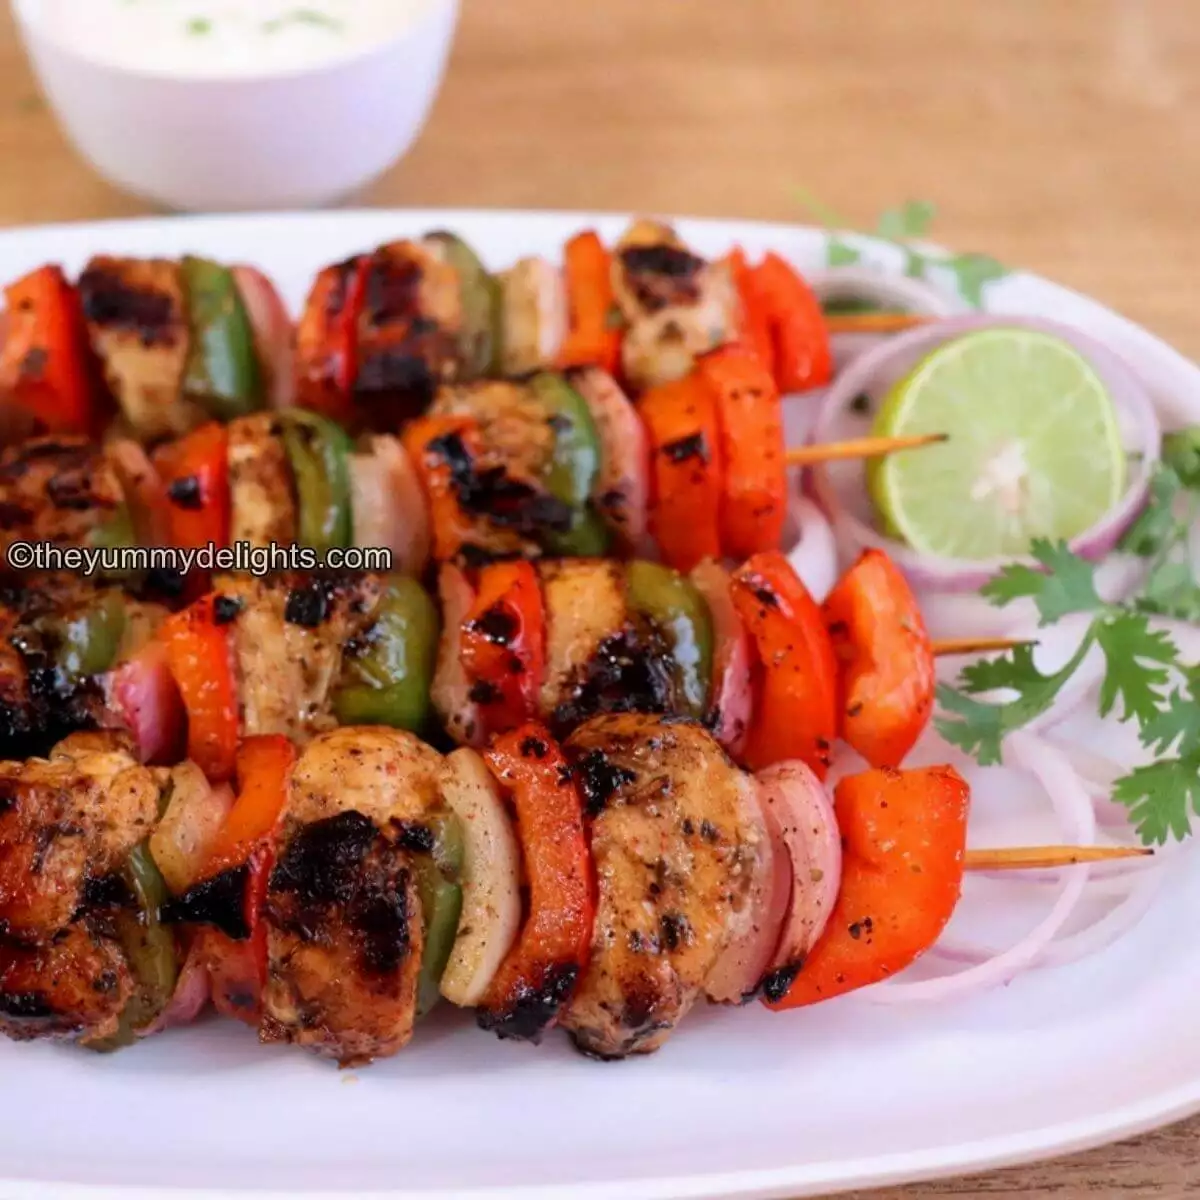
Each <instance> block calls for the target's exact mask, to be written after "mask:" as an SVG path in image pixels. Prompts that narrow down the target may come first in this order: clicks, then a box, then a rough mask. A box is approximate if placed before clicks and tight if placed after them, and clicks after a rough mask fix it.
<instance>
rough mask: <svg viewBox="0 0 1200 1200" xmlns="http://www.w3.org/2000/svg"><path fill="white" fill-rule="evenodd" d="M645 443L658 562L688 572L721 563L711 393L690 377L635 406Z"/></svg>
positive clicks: (717, 436) (717, 441)
mask: <svg viewBox="0 0 1200 1200" xmlns="http://www.w3.org/2000/svg"><path fill="white" fill-rule="evenodd" d="M638 411H639V413H640V414H641V417H642V420H643V421H644V422H645V425H646V432H647V434H648V435H649V438H650V447H651V463H650V532H651V534H652V535H653V537H654V539H655V541H657V542H658V547H659V550H660V551H661V552H662V557H663V561H664V562H666V563H667V564H668V566H672V567H674V568H675V569H676V570H677V571H690V570H691V569H692V568H693V567H694V566H696V564H697V563H701V562H703V561H704V560H705V559H706V558H720V557H721V492H722V462H721V433H720V426H719V424H718V422H717V406H716V401H715V400H714V399H713V396H712V393H711V392H710V390H709V389H708V387H707V386H706V385H705V384H704V382H703V381H702V380H701V379H700V377H699V376H698V375H697V374H696V373H695V372H692V374H691V375H689V376H687V377H686V378H684V379H677V380H675V381H674V382H672V383H665V384H662V385H661V386H659V387H655V388H651V389H650V390H649V391H648V392H647V393H646V394H645V395H644V396H643V397H642V399H641V402H640V403H639V404H638Z"/></svg>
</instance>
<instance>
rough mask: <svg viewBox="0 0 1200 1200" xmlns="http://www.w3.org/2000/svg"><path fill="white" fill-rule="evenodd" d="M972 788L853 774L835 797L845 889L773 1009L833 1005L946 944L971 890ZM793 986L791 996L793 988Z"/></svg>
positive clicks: (951, 781) (771, 1002)
mask: <svg viewBox="0 0 1200 1200" xmlns="http://www.w3.org/2000/svg"><path fill="white" fill-rule="evenodd" d="M970 795H971V793H970V789H969V788H968V787H967V785H966V783H965V782H964V781H963V779H962V778H961V777H960V776H959V774H958V773H957V772H956V771H955V770H954V768H953V767H925V768H922V769H921V770H919V771H895V770H892V769H891V768H884V769H882V770H874V771H866V772H864V773H863V774H861V775H851V776H849V777H848V778H846V779H843V780H842V782H841V783H839V784H838V786H837V789H836V791H835V792H834V809H835V811H836V813H837V819H838V828H839V829H840V830H841V834H842V848H843V859H842V884H841V889H840V891H839V892H838V898H837V902H836V903H835V904H834V908H833V912H832V914H831V915H830V918H829V924H828V925H827V926H826V927H825V932H824V933H823V934H822V935H821V937H820V939H819V940H818V942H817V944H816V945H815V946H814V947H813V948H812V951H811V952H810V953H809V955H808V957H807V958H806V959H805V960H804V962H803V963H802V964H795V965H794V967H793V968H791V969H790V971H789V973H794V978H793V979H792V981H791V982H790V984H788V981H787V978H786V976H783V977H778V978H776V979H775V980H773V981H772V987H773V988H775V989H777V993H776V994H774V995H771V996H769V997H768V1000H767V1006H768V1007H769V1008H774V1009H785V1008H799V1007H800V1006H801V1005H804V1004H815V1003H817V1002H818V1001H819V1000H829V999H832V997H834V996H840V995H842V994H843V993H845V992H852V991H855V990H856V989H858V988H861V987H867V986H868V985H870V984H872V983H879V982H880V981H881V980H883V979H887V978H888V977H889V976H892V975H895V974H896V972H897V971H902V970H903V969H904V968H905V967H907V966H908V965H909V964H910V963H912V962H913V961H915V960H916V959H917V958H918V957H920V955H921V954H923V953H924V952H925V951H926V950H928V949H929V947H930V946H932V945H933V943H934V942H936V941H937V939H938V938H939V937H940V936H941V933H942V930H943V929H945V927H946V922H947V921H949V920H950V917H951V914H952V913H953V912H954V908H955V906H956V905H957V904H958V898H959V895H960V894H961V892H962V878H963V869H964V860H965V856H966V845H967V810H968V808H969V806H970ZM785 986H786V991H785V990H784V988H785Z"/></svg>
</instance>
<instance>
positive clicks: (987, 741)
mask: <svg viewBox="0 0 1200 1200" xmlns="http://www.w3.org/2000/svg"><path fill="white" fill-rule="evenodd" d="M1095 637H1096V635H1095V623H1093V626H1092V627H1091V628H1089V629H1088V631H1087V633H1086V634H1085V635H1084V637H1083V640H1082V641H1081V642H1080V643H1079V646H1078V647H1077V649H1076V651H1075V653H1074V654H1073V655H1072V656H1071V659H1070V661H1069V662H1067V663H1066V664H1065V665H1064V666H1063V667H1062V668H1061V669H1060V670H1058V671H1056V672H1054V674H1052V675H1043V674H1042V673H1041V672H1040V671H1039V670H1038V669H1037V666H1036V664H1035V663H1034V661H1033V647H1032V646H1017V647H1016V648H1015V649H1013V650H1010V651H1009V652H1008V653H1007V654H1006V655H1003V656H1002V657H1001V658H998V659H989V660H984V661H981V662H977V663H972V664H971V665H970V666H968V667H967V668H965V669H964V671H963V673H962V675H961V676H960V677H959V686H960V687H961V688H962V692H958V691H955V690H954V688H952V687H948V686H947V685H945V684H941V685H939V687H938V690H937V699H938V703H939V704H940V705H941V706H942V708H943V709H945V711H946V712H948V713H951V714H953V718H950V717H938V718H937V719H936V722H935V723H936V725H937V730H938V732H939V733H940V734H941V735H942V737H944V738H945V739H946V740H947V741H948V742H953V743H954V745H956V746H959V747H961V748H962V749H963V750H965V751H966V752H967V753H968V754H970V755H971V756H972V757H974V758H975V759H976V760H977V761H978V762H979V764H980V765H981V766H985V767H986V766H989V765H990V764H992V763H998V762H999V761H1000V757H1001V755H1000V743H1001V741H1002V740H1003V739H1004V736H1005V735H1006V734H1008V733H1011V732H1012V731H1013V730H1014V729H1020V728H1021V726H1022V725H1027V724H1029V722H1030V721H1032V720H1033V719H1034V717H1038V716H1041V714H1042V713H1044V712H1046V711H1047V709H1049V708H1050V706H1051V705H1052V704H1053V703H1054V698H1055V697H1056V696H1057V695H1058V693H1059V691H1061V689H1062V686H1063V684H1064V683H1066V682H1067V680H1068V679H1070V678H1071V676H1072V675H1074V674H1075V671H1076V668H1078V666H1079V664H1080V663H1081V662H1083V660H1084V659H1085V658H1086V657H1087V653H1088V651H1089V650H1090V649H1091V648H1092V643H1093V642H1094V641H1095ZM997 688H1011V689H1012V690H1013V691H1015V692H1016V693H1017V698H1016V699H1015V700H1010V701H1008V702H1007V703H1002V704H985V703H983V702H982V701H980V700H974V699H972V698H971V695H964V694H963V693H964V692H965V693H971V694H972V695H978V694H980V693H981V692H990V691H994V690H996V689H997Z"/></svg>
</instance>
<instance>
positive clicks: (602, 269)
mask: <svg viewBox="0 0 1200 1200" xmlns="http://www.w3.org/2000/svg"><path fill="white" fill-rule="evenodd" d="M563 277H564V279H565V281H566V285H567V308H568V312H569V313H570V323H569V327H568V330H567V337H566V340H565V341H564V342H563V344H562V349H561V350H560V351H559V355H558V365H559V366H560V367H564V368H565V367H591V366H595V367H603V369H604V370H606V371H607V372H608V373H609V374H610V375H615V374H616V372H617V367H618V365H619V364H620V361H621V330H620V327H619V325H618V324H616V323H615V322H614V319H613V317H614V314H615V313H617V312H618V310H617V308H616V303H617V295H616V292H615V291H614V290H613V282H612V255H611V254H609V252H608V250H607V248H606V247H605V245H604V243H603V242H602V241H601V240H600V238H599V236H598V235H597V234H596V233H595V232H593V231H592V230H587V231H586V232H584V233H580V234H577V235H576V236H575V237H573V238H572V239H571V240H570V241H569V242H568V243H567V244H566V247H565V249H564V251H563Z"/></svg>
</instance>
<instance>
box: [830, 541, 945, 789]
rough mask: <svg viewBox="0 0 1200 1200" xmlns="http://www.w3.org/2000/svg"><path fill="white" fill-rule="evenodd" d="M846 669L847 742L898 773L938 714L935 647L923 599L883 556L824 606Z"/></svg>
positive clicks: (856, 569)
mask: <svg viewBox="0 0 1200 1200" xmlns="http://www.w3.org/2000/svg"><path fill="white" fill-rule="evenodd" d="M824 612H825V624H826V627H827V628H828V630H829V636H830V638H831V639H832V641H833V649H834V653H835V654H836V655H837V657H838V662H839V664H840V667H841V692H840V700H839V709H840V712H841V733H842V737H843V738H844V739H845V740H846V741H847V742H848V743H849V744H850V745H851V746H853V747H854V749H855V750H857V751H858V753H859V754H861V755H862V756H863V758H865V759H866V760H867V762H869V763H870V764H871V766H873V767H898V766H899V765H900V764H901V763H902V762H903V761H904V759H905V757H906V756H907V754H908V752H909V751H910V750H911V749H912V748H913V746H914V745H915V744H916V741H917V739H918V738H919V737H920V736H921V734H922V732H924V729H925V726H926V725H927V724H928V723H929V716H930V714H931V713H932V712H933V701H934V692H935V689H936V687H937V675H936V672H935V670H934V659H933V644H932V642H931V641H930V638H929V633H928V632H927V631H926V629H925V621H924V619H923V618H922V616H921V609H920V607H919V605H918V604H917V598H916V596H914V595H913V593H912V589H911V588H910V587H909V586H908V580H906V579H905V578H904V574H903V572H901V570H900V568H899V567H897V566H896V564H895V563H893V562H892V560H891V559H890V558H888V556H887V555H886V554H884V553H883V551H882V550H866V551H864V552H863V554H862V557H860V558H859V560H858V562H856V563H855V564H854V566H852V567H851V568H850V570H849V571H847V572H846V574H845V575H844V576H842V579H841V581H840V582H839V583H838V585H837V586H836V587H835V588H834V589H833V591H832V592H830V594H829V596H828V598H827V599H826V601H825V606H824Z"/></svg>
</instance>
